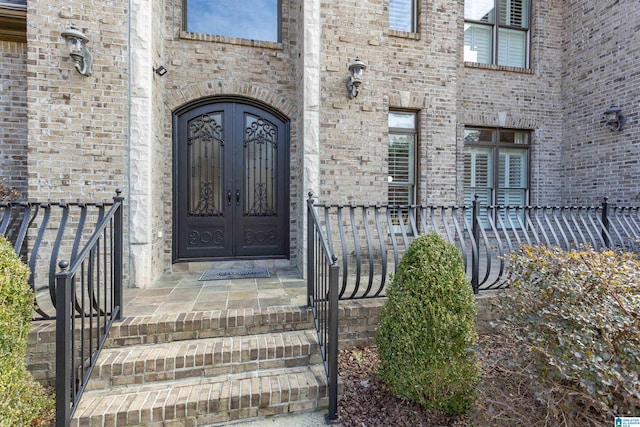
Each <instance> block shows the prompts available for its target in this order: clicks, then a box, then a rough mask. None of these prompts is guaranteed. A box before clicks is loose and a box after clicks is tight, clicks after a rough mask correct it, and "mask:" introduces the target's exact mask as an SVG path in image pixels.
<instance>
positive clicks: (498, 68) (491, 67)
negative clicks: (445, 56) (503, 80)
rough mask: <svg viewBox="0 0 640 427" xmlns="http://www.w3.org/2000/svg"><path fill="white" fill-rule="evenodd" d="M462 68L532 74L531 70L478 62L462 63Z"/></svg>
mask: <svg viewBox="0 0 640 427" xmlns="http://www.w3.org/2000/svg"><path fill="white" fill-rule="evenodd" d="M464 66H465V67H467V68H480V69H483V70H495V71H507V72H510V73H520V74H533V73H534V72H533V70H532V69H531V68H520V67H510V66H508V65H495V64H480V63H478V62H469V61H464Z"/></svg>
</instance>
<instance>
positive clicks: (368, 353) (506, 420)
mask: <svg viewBox="0 0 640 427" xmlns="http://www.w3.org/2000/svg"><path fill="white" fill-rule="evenodd" d="M513 351H514V349H513V348H512V346H511V345H510V343H509V342H508V341H507V340H505V339H504V338H503V337H501V336H500V335H483V336H481V337H480V340H479V343H478V346H477V354H478V359H479V362H480V365H481V367H482V380H481V384H480V385H479V387H480V395H481V396H482V397H481V399H479V401H478V404H477V405H476V406H475V407H474V408H473V409H472V410H471V412H470V413H469V415H466V416H455V417H451V416H447V414H444V413H436V412H432V411H428V410H426V409H424V408H423V407H421V406H419V405H417V404H415V403H413V402H410V401H407V400H403V399H400V398H398V397H395V396H393V395H392V394H391V393H389V392H388V391H387V389H386V387H385V386H384V384H383V383H382V381H381V380H380V379H378V377H377V375H376V366H377V364H378V357H377V350H376V348H375V347H365V348H354V349H350V350H344V351H342V352H341V353H340V355H339V360H338V369H339V372H340V377H341V378H342V381H343V384H344V389H343V397H342V399H341V400H340V402H339V403H338V416H339V417H340V422H341V424H342V426H345V427H351V426H354V427H356V426H357V427H374V426H381V427H382V426H384V427H390V426H394V427H396V426H397V427H401V426H407V427H409V426H410V427H419V426H424V427H427V426H447V427H463V426H514V425H527V426H534V425H544V424H545V423H544V418H545V417H544V411H543V410H542V409H543V408H540V406H539V405H538V403H537V402H536V400H535V396H534V395H533V393H531V392H530V389H529V388H528V387H527V378H528V377H527V375H525V374H524V373H518V372H517V371H516V372H514V371H513V370H511V369H509V368H507V367H508V365H509V363H508V360H509V355H510V354H512V353H511V352H513Z"/></svg>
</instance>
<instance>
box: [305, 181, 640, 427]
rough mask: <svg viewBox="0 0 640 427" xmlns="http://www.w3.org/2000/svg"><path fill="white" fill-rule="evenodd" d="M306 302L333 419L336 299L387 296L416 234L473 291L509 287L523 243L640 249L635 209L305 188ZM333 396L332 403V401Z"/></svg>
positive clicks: (329, 416)
mask: <svg viewBox="0 0 640 427" xmlns="http://www.w3.org/2000/svg"><path fill="white" fill-rule="evenodd" d="M307 205H308V209H307V212H308V228H307V230H308V236H307V237H308V240H307V244H308V246H307V250H308V252H307V263H308V264H307V270H308V271H307V280H308V296H309V298H308V299H309V306H310V307H311V308H312V310H313V315H314V318H315V322H316V329H317V330H318V335H319V341H320V346H321V349H322V356H323V359H324V361H325V369H326V372H327V376H328V382H329V385H330V388H329V402H330V403H329V413H328V414H327V420H328V421H329V422H331V421H336V420H337V419H338V418H337V395H338V389H337V370H338V360H337V345H338V314H337V311H338V303H339V300H349V299H358V298H377V297H382V296H385V288H386V285H387V283H388V282H389V280H390V279H391V276H392V275H393V274H394V273H395V271H396V267H397V266H398V263H399V260H400V258H401V257H402V255H403V254H404V252H405V251H406V250H407V249H408V248H409V245H410V244H411V242H412V241H413V239H415V237H417V236H419V235H420V234H425V233H430V232H435V233H437V234H439V235H440V236H442V237H443V238H444V239H445V240H447V241H448V242H449V243H451V244H453V245H455V246H456V247H458V249H459V250H460V253H461V254H462V257H463V259H464V264H465V273H466V276H467V279H468V280H469V282H470V284H471V286H472V287H473V290H474V292H475V293H478V292H481V291H485V290H489V289H498V288H503V287H506V286H507V271H508V265H507V263H508V257H507V255H508V254H509V253H512V252H513V251H515V250H517V248H518V247H520V246H521V245H523V244H529V245H536V244H543V245H547V246H557V247H560V248H562V249H564V250H571V249H576V248H579V247H581V246H584V245H589V246H591V247H593V248H594V249H596V250H600V249H603V248H615V249H620V250H625V251H633V252H638V251H639V250H640V207H612V206H610V205H609V203H608V201H607V199H606V198H605V199H604V201H603V202H602V203H601V204H600V205H599V206H590V207H584V206H488V207H481V206H480V203H479V200H478V197H477V196H476V197H475V200H474V201H473V204H472V206H470V207H465V206H460V207H458V206H419V205H415V206H383V205H340V204H323V203H315V202H314V200H313V198H312V194H311V193H309V199H308V201H307ZM333 402H335V403H333Z"/></svg>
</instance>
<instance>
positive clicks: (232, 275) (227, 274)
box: [198, 268, 271, 281]
mask: <svg viewBox="0 0 640 427" xmlns="http://www.w3.org/2000/svg"><path fill="white" fill-rule="evenodd" d="M263 277H271V274H270V273H269V270H268V269H266V268H234V269H226V270H205V271H204V273H202V276H200V278H199V279H198V280H200V281H204V280H225V279H227V280H228V279H259V278H263Z"/></svg>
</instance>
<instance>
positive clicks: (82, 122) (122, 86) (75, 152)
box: [27, 0, 128, 200]
mask: <svg viewBox="0 0 640 427" xmlns="http://www.w3.org/2000/svg"><path fill="white" fill-rule="evenodd" d="M27 16H28V18H27V39H28V40H29V42H28V53H27V57H28V67H27V72H28V79H27V86H28V87H27V99H28V135H29V155H28V168H29V196H30V197H33V198H35V199H40V200H42V199H45V200H46V199H54V200H60V199H66V200H69V199H72V200H74V199H82V200H92V199H98V200H100V199H107V198H111V197H112V196H113V194H114V191H115V189H116V188H118V187H120V188H126V185H125V183H126V182H127V176H126V173H127V165H126V159H127V156H128V154H127V133H128V130H127V129H128V128H127V125H128V93H127V90H128V52H127V40H128V34H127V31H126V28H127V25H128V13H127V5H126V4H123V3H122V2H120V1H115V0H111V1H106V2H99V3H94V2H81V3H74V4H66V5H61V4H60V3H58V2H52V1H47V0H33V1H31V0H30V1H29V3H28V10H27ZM72 23H73V24H75V25H76V26H77V27H78V28H79V29H80V30H82V31H83V32H84V33H85V34H86V35H87V36H88V37H89V39H90V42H89V48H90V50H91V51H92V52H93V56H94V64H93V75H92V76H90V77H84V76H82V75H80V74H79V73H78V72H76V70H75V67H74V64H73V61H72V60H71V59H70V58H69V55H68V52H67V50H66V47H65V42H64V40H63V39H62V37H61V36H60V33H61V32H62V31H64V30H66V29H68V28H69V27H70V25H71V24H72ZM124 195H125V196H126V193H125V194H124Z"/></svg>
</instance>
